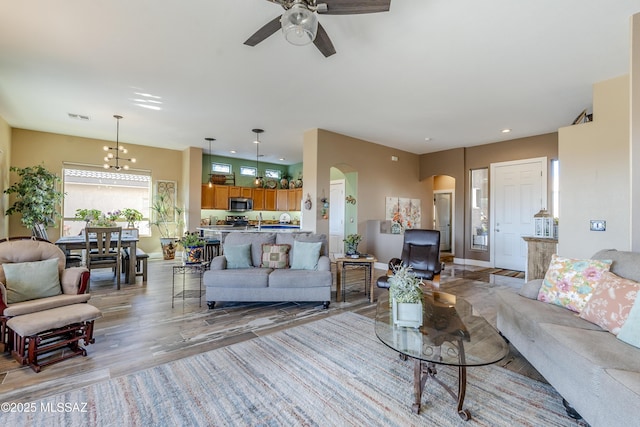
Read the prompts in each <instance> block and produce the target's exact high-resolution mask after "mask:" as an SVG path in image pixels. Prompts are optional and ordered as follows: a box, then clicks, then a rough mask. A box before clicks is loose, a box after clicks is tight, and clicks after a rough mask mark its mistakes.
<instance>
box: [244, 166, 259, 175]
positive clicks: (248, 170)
mask: <svg viewBox="0 0 640 427" xmlns="http://www.w3.org/2000/svg"><path fill="white" fill-rule="evenodd" d="M240 175H247V176H257V175H258V174H257V170H256V168H253V167H251V166H240Z"/></svg>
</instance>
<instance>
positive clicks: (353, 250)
mask: <svg viewBox="0 0 640 427" xmlns="http://www.w3.org/2000/svg"><path fill="white" fill-rule="evenodd" d="M361 240H362V236H361V235H359V234H349V235H348V236H347V237H345V238H344V240H343V242H344V243H345V253H346V254H347V255H357V254H358V243H360V241H361Z"/></svg>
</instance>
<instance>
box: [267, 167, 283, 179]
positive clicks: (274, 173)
mask: <svg viewBox="0 0 640 427" xmlns="http://www.w3.org/2000/svg"><path fill="white" fill-rule="evenodd" d="M280 173H281V172H280V171H279V170H277V169H265V171H264V176H265V177H266V178H275V179H280Z"/></svg>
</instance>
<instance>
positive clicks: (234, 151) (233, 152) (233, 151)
mask: <svg viewBox="0 0 640 427" xmlns="http://www.w3.org/2000/svg"><path fill="white" fill-rule="evenodd" d="M229 152H230V153H231V154H236V153H237V151H236V150H230V151H229Z"/></svg>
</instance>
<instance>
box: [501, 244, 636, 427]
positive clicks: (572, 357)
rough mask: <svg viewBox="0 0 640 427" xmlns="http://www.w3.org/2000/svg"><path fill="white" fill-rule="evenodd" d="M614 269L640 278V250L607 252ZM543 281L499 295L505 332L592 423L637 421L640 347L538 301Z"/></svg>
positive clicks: (603, 253) (603, 254) (602, 254)
mask: <svg viewBox="0 0 640 427" xmlns="http://www.w3.org/2000/svg"><path fill="white" fill-rule="evenodd" d="M593 259H602V260H604V259H611V260H613V263H612V264H611V272H613V273H614V274H616V275H618V276H621V277H625V278H628V279H631V280H635V281H640V253H636V252H624V251H616V250H603V251H600V252H598V253H596V254H595V255H594V256H593ZM541 284H542V279H537V280H532V281H530V282H528V283H526V284H525V285H524V286H523V287H522V289H520V291H519V292H518V293H516V292H513V291H500V292H498V293H497V326H498V329H499V330H500V332H501V333H502V334H503V335H504V336H505V337H506V338H507V339H508V340H509V341H510V342H511V343H512V344H513V345H514V346H515V348H516V349H518V351H519V352H520V353H521V354H522V355H523V356H524V357H525V358H526V359H527V360H528V361H529V362H530V363H531V364H532V365H533V366H534V367H535V368H536V369H537V370H538V372H540V373H541V374H542V375H543V376H544V377H545V379H546V380H547V381H549V383H550V384H551V385H552V386H553V387H554V388H555V389H556V390H557V391H558V393H560V394H561V395H562V397H563V398H564V399H565V400H566V401H567V403H568V405H570V406H572V407H573V408H574V409H575V411H576V412H577V413H578V414H580V415H581V416H582V417H583V418H584V419H585V420H586V421H587V422H588V423H589V424H590V425H591V426H592V427H598V426H623V425H637V423H638V414H640V413H639V412H638V411H639V409H638V408H640V348H637V347H634V346H632V345H629V344H627V343H625V342H623V341H621V340H619V339H617V338H616V336H615V335H613V334H611V333H609V332H607V331H605V330H603V329H601V328H600V327H598V326H596V325H595V324H593V323H590V322H588V321H586V320H584V319H581V318H580V317H578V315H577V314H576V313H574V312H572V311H569V310H567V309H565V308H562V307H560V306H557V305H553V304H547V303H543V302H540V301H537V300H536V297H537V295H538V290H539V289H540V286H541Z"/></svg>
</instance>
